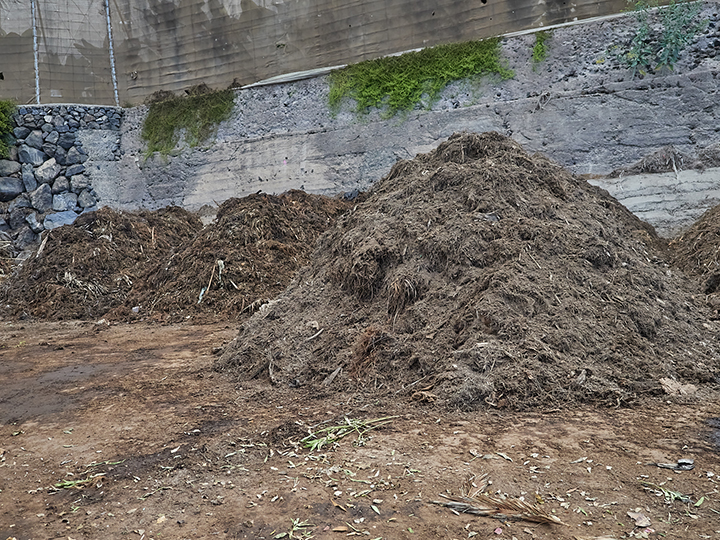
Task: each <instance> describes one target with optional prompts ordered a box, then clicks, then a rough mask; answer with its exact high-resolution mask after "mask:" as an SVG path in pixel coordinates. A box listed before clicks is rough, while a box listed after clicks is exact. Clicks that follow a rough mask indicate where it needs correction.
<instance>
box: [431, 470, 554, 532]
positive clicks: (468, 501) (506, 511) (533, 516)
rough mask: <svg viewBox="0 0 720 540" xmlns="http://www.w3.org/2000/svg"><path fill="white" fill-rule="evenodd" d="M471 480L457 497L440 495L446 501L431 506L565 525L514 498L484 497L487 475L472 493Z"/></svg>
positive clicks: (497, 517)
mask: <svg viewBox="0 0 720 540" xmlns="http://www.w3.org/2000/svg"><path fill="white" fill-rule="evenodd" d="M473 480H475V477H471V478H469V479H468V480H466V482H465V484H463V487H462V488H461V490H460V496H459V497H452V496H447V495H443V494H440V496H441V497H442V498H444V499H446V501H431V502H432V504H437V505H440V506H445V507H447V508H450V509H451V510H453V511H455V512H458V513H462V514H474V515H476V516H485V517H492V518H496V519H502V520H512V521H532V522H534V523H554V524H557V525H566V523H563V522H562V521H560V518H558V517H556V516H553V515H550V514H548V513H546V512H544V511H542V510H541V509H540V508H538V507H537V506H536V505H534V504H528V503H526V502H525V501H521V500H520V499H516V498H509V499H500V498H496V497H490V496H489V495H486V494H485V493H483V491H484V490H485V488H486V487H487V486H488V484H489V482H488V481H487V474H484V475H482V476H481V477H480V487H479V488H477V489H476V490H475V492H474V493H472V492H471V490H470V489H468V488H469V487H470V486H472V485H473Z"/></svg>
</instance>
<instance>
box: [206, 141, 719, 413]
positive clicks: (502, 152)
mask: <svg viewBox="0 0 720 540" xmlns="http://www.w3.org/2000/svg"><path fill="white" fill-rule="evenodd" d="M664 248H665V246H664V244H663V242H662V241H661V240H660V239H659V238H658V237H657V236H656V235H655V233H654V231H653V230H652V228H651V227H649V226H648V225H646V224H644V223H642V222H641V221H639V220H638V219H637V218H636V217H635V216H633V215H632V214H631V213H630V212H629V211H628V210H627V209H625V208H624V207H623V206H622V205H620V204H619V203H618V202H617V201H616V200H615V199H614V198H612V197H611V196H609V195H608V194H607V193H606V192H605V191H602V190H600V189H597V188H595V187H592V186H590V185H589V184H588V183H586V182H585V181H583V180H580V179H578V178H576V177H573V176H572V175H571V174H570V173H569V172H567V171H566V170H564V169H562V168H561V167H560V166H559V165H557V164H555V163H553V162H551V161H549V160H548V159H546V158H545V157H543V156H540V155H528V154H527V153H525V152H524V151H523V149H522V148H521V147H520V146H519V145H518V144H517V143H515V142H514V141H512V140H510V139H508V138H505V137H503V136H501V135H499V134H497V133H487V134H483V135H477V134H457V135H454V136H453V137H451V138H450V139H449V140H448V141H446V142H445V143H443V144H441V145H440V146H439V147H438V148H437V149H436V150H435V151H433V152H431V153H429V154H426V155H419V156H417V157H416V158H415V159H413V160H411V161H402V162H398V163H397V164H396V165H395V166H394V167H393V169H392V170H391V172H390V174H389V175H388V176H386V177H385V178H383V179H382V180H381V181H379V182H378V183H377V184H376V185H375V186H374V188H373V190H372V191H371V192H370V193H368V194H367V198H366V199H365V200H364V201H363V202H361V203H360V204H358V205H357V207H356V208H355V209H354V210H353V211H351V212H349V213H348V214H346V215H345V216H343V217H342V218H341V219H340V220H339V221H338V224H337V226H336V227H334V228H333V229H331V230H329V231H328V232H327V233H326V234H325V235H323V236H322V237H321V239H320V240H319V242H318V247H317V249H316V251H315V253H314V255H313V257H312V263H311V265H310V266H308V267H306V268H304V269H303V270H301V272H300V274H299V275H298V277H297V279H296V280H294V281H293V282H292V284H291V285H290V286H289V287H288V288H287V289H286V291H285V292H284V293H283V294H282V295H281V296H279V297H278V298H276V299H275V300H273V301H272V302H270V303H269V304H266V305H264V306H263V307H262V308H261V309H260V310H259V312H258V313H256V314H255V315H254V316H253V317H252V318H250V319H249V320H248V321H246V322H245V323H244V325H243V326H242V328H241V330H240V332H239V334H238V336H237V338H236V339H235V340H234V341H233V342H232V343H231V344H229V345H228V346H227V347H226V349H225V351H224V352H223V354H222V355H221V357H220V358H219V359H218V361H217V362H216V369H218V370H227V371H231V372H234V373H236V374H237V376H239V377H240V379H253V378H263V379H269V380H270V381H272V382H273V383H274V384H276V385H282V386H290V387H298V386H305V387H310V388H312V389H313V391H314V392H315V394H316V395H322V394H323V393H332V392H337V391H356V390H358V391H377V392H379V393H381V394H382V393H387V394H388V395H392V396H404V397H406V398H412V399H416V400H420V401H426V402H427V401H435V402H438V403H441V404H443V405H445V406H448V407H452V408H460V409H474V408H478V407H486V406H494V407H509V408H515V409H527V408H534V407H541V408H554V407H564V406H569V405H572V404H574V403H578V402H585V403H594V404H603V405H610V406H617V405H623V404H628V403H632V402H634V401H636V400H637V399H638V398H641V397H643V396H649V395H662V394H664V393H665V392H671V391H674V390H672V389H673V388H674V389H679V388H682V389H684V390H683V391H692V389H693V388H694V387H693V386H691V385H696V386H697V385H703V384H705V385H707V387H713V388H714V386H716V385H717V383H718V375H719V374H720V357H719V356H718V351H717V340H716V333H717V329H716V328H715V326H714V324H715V323H713V322H712V321H709V317H710V316H711V311H710V310H708V309H707V308H705V307H704V306H703V305H702V301H701V300H696V299H695V298H694V297H693V294H692V292H693V291H692V283H691V282H689V281H688V279H687V278H686V277H685V276H684V275H683V274H682V273H681V272H676V271H674V270H673V269H672V268H670V267H669V265H668V264H667V263H666V262H665V260H666V253H665V251H664ZM205 273H206V274H207V269H206V270H205Z"/></svg>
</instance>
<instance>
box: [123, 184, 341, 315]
mask: <svg viewBox="0 0 720 540" xmlns="http://www.w3.org/2000/svg"><path fill="white" fill-rule="evenodd" d="M350 205H351V203H349V202H348V201H345V200H342V199H334V198H330V197H324V196H321V195H309V194H307V193H305V192H303V191H297V190H293V191H289V192H287V193H284V194H282V195H278V196H275V195H266V194H258V195H250V196H248V197H244V198H242V199H235V198H234V199H229V200H227V201H225V202H224V203H223V204H222V205H221V206H220V208H219V209H218V213H217V216H216V222H215V223H214V224H213V225H211V226H208V227H206V228H205V229H204V230H203V231H202V232H201V233H200V234H198V235H197V236H196V237H195V238H194V239H193V240H192V241H191V242H186V243H185V244H184V245H183V246H182V248H181V249H179V250H178V251H176V252H175V253H173V254H171V255H169V256H167V257H165V258H164V259H159V260H156V261H154V264H152V265H150V266H148V268H147V270H146V272H145V274H144V276H143V277H142V279H141V282H140V283H138V286H137V287H135V288H133V291H132V293H131V295H130V298H129V299H128V301H127V302H126V303H125V309H126V310H127V309H131V308H132V307H135V306H137V307H138V308H139V311H138V312H139V314H148V315H151V316H152V315H155V316H157V317H161V318H162V319H163V320H166V321H170V322H176V321H180V320H183V319H187V318H190V319H192V320H194V321H197V322H202V321H204V320H210V319H213V320H217V319H220V318H222V319H225V320H237V319H238V317H240V316H242V315H244V314H246V315H250V314H252V312H253V311H254V310H256V309H257V308H259V307H260V305H262V304H263V303H265V302H267V301H268V300H270V299H272V298H273V297H275V296H277V295H278V294H279V293H280V292H282V291H283V290H284V289H285V287H287V285H288V283H289V282H290V280H291V279H292V277H293V276H294V275H295V273H296V272H297V270H298V269H299V268H300V267H302V266H304V265H306V264H308V262H309V260H310V255H311V254H312V251H313V249H314V247H315V242H316V241H317V238H318V236H320V234H321V233H322V232H324V231H325V230H326V229H328V227H331V226H332V225H334V223H335V221H336V220H337V218H338V217H339V216H340V215H341V214H343V213H344V212H346V211H347V210H348V208H350Z"/></svg>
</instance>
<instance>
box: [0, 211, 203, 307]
mask: <svg viewBox="0 0 720 540" xmlns="http://www.w3.org/2000/svg"><path fill="white" fill-rule="evenodd" d="M201 228H202V223H201V222H200V220H199V219H198V218H197V217H195V216H193V215H192V214H190V213H189V212H186V211H185V210H182V209H180V208H166V209H163V210H158V211H155V212H148V211H140V212H129V213H123V212H116V211H114V210H110V209H109V208H102V209H101V210H98V211H97V212H89V213H87V214H83V215H81V216H79V217H78V218H77V220H76V221H75V223H74V224H73V225H65V226H63V227H60V228H58V229H55V230H52V231H48V232H46V233H44V237H43V242H42V244H41V246H40V249H38V251H37V252H36V253H34V254H33V255H32V256H31V257H30V258H29V259H28V260H27V261H25V263H24V264H23V265H22V266H21V267H20V269H19V271H18V273H17V275H15V276H12V277H11V278H9V279H7V280H6V281H5V282H4V283H3V288H2V290H1V291H0V298H1V299H2V305H3V312H5V313H6V314H7V315H9V316H11V317H22V318H27V317H32V318H41V319H52V320H65V319H88V318H90V319H92V318H97V317H100V316H102V315H105V314H106V313H108V312H109V311H110V310H112V309H114V308H118V307H119V306H122V305H123V303H124V302H125V300H126V298H127V296H128V294H129V292H130V290H131V289H132V288H133V286H134V284H135V281H136V280H137V278H138V276H140V275H141V274H142V273H144V271H145V268H146V266H147V264H148V262H149V261H153V260H155V259H156V258H158V257H164V256H165V255H166V254H167V253H171V252H172V251H173V250H174V249H176V248H177V247H178V246H180V245H182V243H183V242H185V241H187V240H188V239H190V238H193V237H194V236H195V234H197V232H198V231H199V230H200V229H201Z"/></svg>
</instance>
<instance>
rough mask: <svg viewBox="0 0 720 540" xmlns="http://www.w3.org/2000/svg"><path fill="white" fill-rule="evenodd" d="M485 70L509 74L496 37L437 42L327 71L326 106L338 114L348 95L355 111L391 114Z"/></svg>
mask: <svg viewBox="0 0 720 540" xmlns="http://www.w3.org/2000/svg"><path fill="white" fill-rule="evenodd" d="M485 74H495V75H499V76H500V77H501V78H503V79H509V78H511V77H512V76H513V72H512V71H511V70H510V69H508V68H507V67H506V66H505V65H503V62H501V60H500V38H491V39H486V40H483V41H468V42H465V43H455V44H450V45H439V46H437V47H431V48H429V49H423V50H421V51H416V52H409V53H405V54H402V55H400V56H388V57H384V58H378V59H376V60H367V61H365V62H360V63H358V64H351V65H349V66H347V67H345V68H342V69H339V70H337V71H333V72H332V73H331V74H330V95H329V103H330V108H331V110H332V111H333V112H338V111H339V109H340V106H341V104H342V102H343V100H345V99H346V98H350V99H353V100H355V103H356V110H357V112H367V111H368V109H369V108H371V107H375V108H378V109H382V110H383V115H384V116H386V117H391V116H393V115H395V114H397V113H398V112H400V111H406V110H410V109H412V108H413V107H415V106H416V105H418V104H420V103H424V104H426V105H430V104H432V103H433V102H434V101H436V100H437V99H438V97H439V95H440V92H441V91H442V89H443V88H445V86H447V85H448V84H449V83H451V82H452V81H456V80H460V79H464V78H467V77H471V76H474V75H485Z"/></svg>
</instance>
